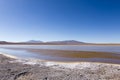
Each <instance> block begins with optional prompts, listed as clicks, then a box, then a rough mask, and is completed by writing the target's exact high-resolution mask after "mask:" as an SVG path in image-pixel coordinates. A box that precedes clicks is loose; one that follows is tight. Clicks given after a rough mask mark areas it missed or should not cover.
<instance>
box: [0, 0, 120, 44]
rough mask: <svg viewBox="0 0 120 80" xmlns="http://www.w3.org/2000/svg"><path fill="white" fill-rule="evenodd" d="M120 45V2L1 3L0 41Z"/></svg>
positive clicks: (13, 0)
mask: <svg viewBox="0 0 120 80" xmlns="http://www.w3.org/2000/svg"><path fill="white" fill-rule="evenodd" d="M32 39H34V40H42V41H56V40H79V41H85V42H101V43H103V42H108V43H120V0H0V40H1V41H2V40H5V41H27V40H32Z"/></svg>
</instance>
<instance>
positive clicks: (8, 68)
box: [0, 54, 120, 80]
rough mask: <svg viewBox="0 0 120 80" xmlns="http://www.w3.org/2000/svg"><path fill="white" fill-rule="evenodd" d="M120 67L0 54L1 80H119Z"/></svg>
mask: <svg viewBox="0 0 120 80" xmlns="http://www.w3.org/2000/svg"><path fill="white" fill-rule="evenodd" d="M119 74H120V65H116V64H105V63H92V62H79V63H78V62H77V63H57V62H45V61H41V60H37V59H26V60H25V59H24V60H23V59H17V58H16V57H14V56H10V55H3V54H0V79H1V80H119V79H120V75H119Z"/></svg>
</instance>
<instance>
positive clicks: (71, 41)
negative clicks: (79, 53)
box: [46, 40, 85, 44]
mask: <svg viewBox="0 0 120 80" xmlns="http://www.w3.org/2000/svg"><path fill="white" fill-rule="evenodd" d="M46 43H51V44H85V42H80V41H76V40H65V41H51V42H46Z"/></svg>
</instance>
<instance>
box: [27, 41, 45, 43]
mask: <svg viewBox="0 0 120 80" xmlns="http://www.w3.org/2000/svg"><path fill="white" fill-rule="evenodd" d="M26 43H43V41H39V40H29V41H27V42H26Z"/></svg>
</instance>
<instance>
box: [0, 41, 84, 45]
mask: <svg viewBox="0 0 120 80" xmlns="http://www.w3.org/2000/svg"><path fill="white" fill-rule="evenodd" d="M0 44H51V45H52V44H55V45H77V44H86V43H85V42H80V41H76V40H65V41H49V42H43V41H39V40H29V41H26V42H7V41H0Z"/></svg>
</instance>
